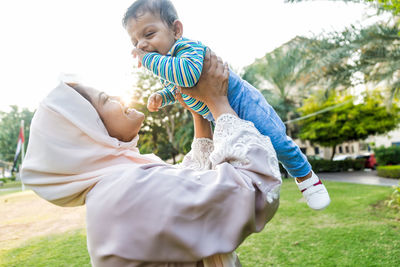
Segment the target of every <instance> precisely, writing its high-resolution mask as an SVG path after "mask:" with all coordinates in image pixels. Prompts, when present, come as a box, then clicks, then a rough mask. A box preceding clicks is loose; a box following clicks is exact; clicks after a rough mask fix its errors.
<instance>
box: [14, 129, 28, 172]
mask: <svg viewBox="0 0 400 267" xmlns="http://www.w3.org/2000/svg"><path fill="white" fill-rule="evenodd" d="M24 142H25V137H24V128H23V126H22V125H21V127H20V128H19V135H18V143H17V150H16V151H15V156H14V164H13V167H12V170H13V171H16V167H17V160H18V157H19V154H21V151H22V148H23V145H24Z"/></svg>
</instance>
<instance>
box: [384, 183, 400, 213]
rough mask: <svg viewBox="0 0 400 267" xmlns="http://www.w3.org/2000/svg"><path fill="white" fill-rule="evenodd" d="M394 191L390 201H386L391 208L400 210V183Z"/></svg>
mask: <svg viewBox="0 0 400 267" xmlns="http://www.w3.org/2000/svg"><path fill="white" fill-rule="evenodd" d="M393 188H394V191H393V193H392V195H391V196H390V199H389V200H387V201H386V205H387V206H388V207H391V208H395V209H400V183H399V185H397V186H396V185H394V186H393Z"/></svg>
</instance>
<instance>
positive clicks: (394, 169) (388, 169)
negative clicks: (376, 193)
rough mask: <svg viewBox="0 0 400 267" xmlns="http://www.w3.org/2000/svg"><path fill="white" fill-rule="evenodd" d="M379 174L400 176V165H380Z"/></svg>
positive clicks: (390, 176)
mask: <svg viewBox="0 0 400 267" xmlns="http://www.w3.org/2000/svg"><path fill="white" fill-rule="evenodd" d="M377 170H378V176H382V177H388V178H400V165H393V166H378V168H377Z"/></svg>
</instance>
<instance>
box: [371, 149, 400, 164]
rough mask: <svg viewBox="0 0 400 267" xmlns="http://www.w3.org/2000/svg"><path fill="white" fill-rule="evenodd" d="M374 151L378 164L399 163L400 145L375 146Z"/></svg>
mask: <svg viewBox="0 0 400 267" xmlns="http://www.w3.org/2000/svg"><path fill="white" fill-rule="evenodd" d="M374 153H375V157H376V161H377V162H378V164H379V165H394V164H400V146H390V147H384V146H381V147H377V148H374Z"/></svg>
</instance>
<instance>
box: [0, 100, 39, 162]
mask: <svg viewBox="0 0 400 267" xmlns="http://www.w3.org/2000/svg"><path fill="white" fill-rule="evenodd" d="M33 114H34V112H32V111H29V110H28V109H26V108H24V109H22V110H21V111H20V110H19V108H18V107H17V106H11V111H9V112H3V111H0V159H1V160H4V161H8V162H13V160H14V155H15V150H16V148H17V142H18V135H19V129H20V125H21V120H24V135H25V148H26V147H27V145H28V141H29V128H30V124H31V120H32V117H33ZM19 162H20V160H19Z"/></svg>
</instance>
